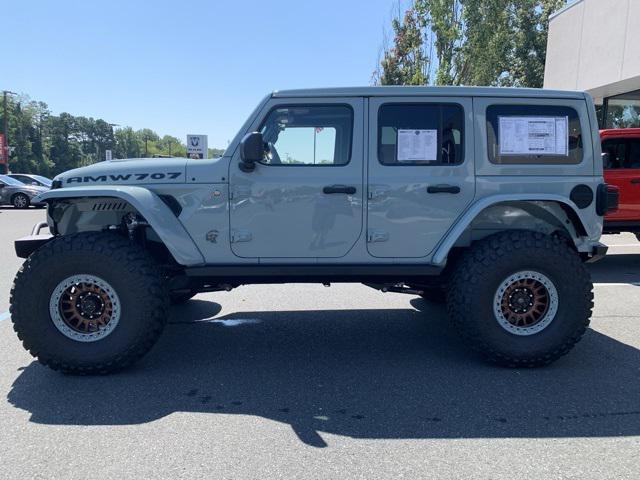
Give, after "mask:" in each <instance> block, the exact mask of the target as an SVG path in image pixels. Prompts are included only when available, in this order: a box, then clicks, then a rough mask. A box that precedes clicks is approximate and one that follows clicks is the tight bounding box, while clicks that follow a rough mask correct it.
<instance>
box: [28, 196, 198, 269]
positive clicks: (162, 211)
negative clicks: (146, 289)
mask: <svg viewBox="0 0 640 480" xmlns="http://www.w3.org/2000/svg"><path fill="white" fill-rule="evenodd" d="M90 197H111V198H119V199H121V200H124V201H126V202H128V203H129V204H130V205H131V206H133V207H134V208H135V209H136V210H137V211H138V212H139V213H140V215H142V216H143V217H144V218H145V220H146V221H147V222H148V223H149V225H151V228H153V230H154V232H155V233H156V234H157V235H158V237H159V238H160V240H162V242H163V243H164V245H165V246H166V247H167V249H168V250H169V252H170V253H171V255H173V258H175V260H176V262H178V263H179V264H180V265H185V266H195V265H203V264H204V263H205V262H204V257H203V256H202V253H201V252H200V250H198V247H197V246H196V244H195V242H194V241H193V239H192V238H191V236H190V235H189V233H188V232H187V231H186V230H185V228H184V226H183V225H182V223H180V221H179V220H178V219H177V218H176V216H175V215H174V214H173V212H172V211H171V210H170V209H169V207H168V206H167V205H166V204H165V203H164V202H163V201H162V200H161V199H160V197H158V195H156V194H155V193H153V192H152V191H151V190H149V189H147V188H143V187H136V186H109V185H105V186H87V187H82V188H59V189H56V190H49V191H48V192H44V193H42V194H40V195H38V196H37V197H35V198H34V201H38V202H51V201H55V200H63V199H67V198H90Z"/></svg>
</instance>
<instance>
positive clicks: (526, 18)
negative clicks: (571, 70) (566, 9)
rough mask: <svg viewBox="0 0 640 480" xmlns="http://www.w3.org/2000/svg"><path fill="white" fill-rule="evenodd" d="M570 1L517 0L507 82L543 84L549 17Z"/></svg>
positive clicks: (520, 84) (537, 85)
mask: <svg viewBox="0 0 640 480" xmlns="http://www.w3.org/2000/svg"><path fill="white" fill-rule="evenodd" d="M565 3H566V0H519V1H515V2H513V5H512V9H513V12H514V14H513V27H512V32H513V48H512V50H511V52H510V55H509V60H510V62H509V63H510V69H509V71H508V74H507V77H506V82H507V83H508V84H510V85H514V86H518V87H520V86H522V87H538V88H539V87H542V84H543V83H544V64H545V61H546V57H547V35H548V33H549V16H550V15H551V14H552V13H553V12H555V11H557V10H559V9H560V8H561V7H562V6H563V5H565Z"/></svg>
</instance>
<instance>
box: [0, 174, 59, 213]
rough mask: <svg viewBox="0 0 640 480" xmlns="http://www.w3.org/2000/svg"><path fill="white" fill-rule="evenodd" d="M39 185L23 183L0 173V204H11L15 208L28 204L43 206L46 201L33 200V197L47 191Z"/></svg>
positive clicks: (26, 206)
mask: <svg viewBox="0 0 640 480" xmlns="http://www.w3.org/2000/svg"><path fill="white" fill-rule="evenodd" d="M48 190H49V188H47V187H41V186H39V185H25V184H24V183H22V182H20V181H18V180H16V179H15V178H11V177H10V176H8V175H0V205H13V206H14V207H16V208H28V207H29V205H33V206H35V207H44V206H46V203H44V202H41V201H34V200H33V197H35V196H36V195H38V194H40V193H44V192H46V191H48Z"/></svg>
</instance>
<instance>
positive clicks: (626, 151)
mask: <svg viewBox="0 0 640 480" xmlns="http://www.w3.org/2000/svg"><path fill="white" fill-rule="evenodd" d="M602 153H607V154H609V155H608V159H607V160H608V163H607V164H606V165H604V168H609V169H619V168H640V139H632V138H630V139H626V138H610V139H607V140H604V141H603V142H602Z"/></svg>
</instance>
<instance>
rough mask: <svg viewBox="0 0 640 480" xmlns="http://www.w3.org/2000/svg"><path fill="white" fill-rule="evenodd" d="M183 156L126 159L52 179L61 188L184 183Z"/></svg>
mask: <svg viewBox="0 0 640 480" xmlns="http://www.w3.org/2000/svg"><path fill="white" fill-rule="evenodd" d="M186 165H187V159H186V158H178V157H174V158H128V159H125V160H111V161H105V162H98V163H94V164H93V165H89V166H86V167H81V168H74V169H73V170H68V171H66V172H64V173H61V174H60V175H58V176H56V177H55V178H54V181H60V183H61V187H64V188H68V187H81V186H85V185H109V184H111V185H144V184H158V183H185V182H186V175H185V173H186Z"/></svg>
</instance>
